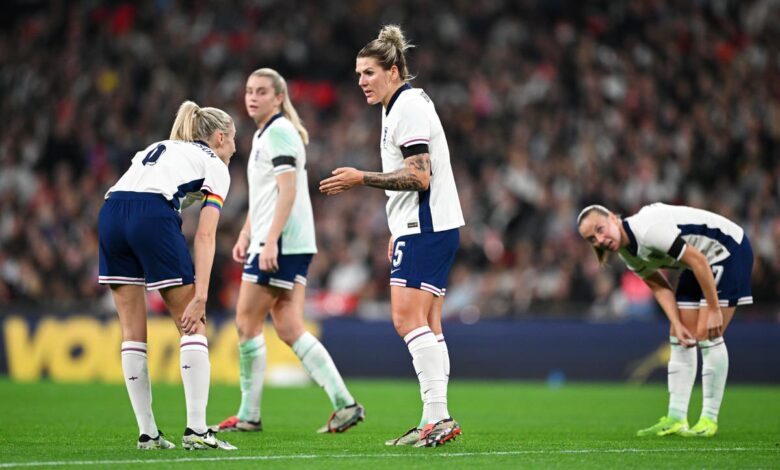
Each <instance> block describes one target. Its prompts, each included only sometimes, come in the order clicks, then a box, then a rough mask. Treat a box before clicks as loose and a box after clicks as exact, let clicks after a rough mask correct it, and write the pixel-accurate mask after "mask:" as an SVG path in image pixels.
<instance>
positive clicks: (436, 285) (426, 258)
mask: <svg viewBox="0 0 780 470" xmlns="http://www.w3.org/2000/svg"><path fill="white" fill-rule="evenodd" d="M458 246H460V231H459V229H456V228H455V229H452V230H445V231H444V232H426V233H416V234H413V235H405V236H403V237H398V238H397V239H395V240H393V258H392V262H391V266H390V285H391V286H398V287H413V288H416V289H421V290H424V291H428V292H430V293H432V294H433V295H435V296H437V297H440V296H443V295H444V294H445V293H446V292H447V278H448V277H449V274H450V268H451V267H452V263H453V261H455V253H456V252H457V251H458Z"/></svg>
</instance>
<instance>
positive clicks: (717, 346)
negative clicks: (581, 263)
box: [577, 203, 753, 437]
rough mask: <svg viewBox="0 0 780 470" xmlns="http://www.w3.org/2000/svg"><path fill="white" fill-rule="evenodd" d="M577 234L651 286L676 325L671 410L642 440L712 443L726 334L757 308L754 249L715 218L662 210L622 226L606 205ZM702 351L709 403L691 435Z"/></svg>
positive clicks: (602, 258)
mask: <svg viewBox="0 0 780 470" xmlns="http://www.w3.org/2000/svg"><path fill="white" fill-rule="evenodd" d="M577 228H578V230H579V233H580V235H581V236H582V238H584V239H585V240H586V241H587V242H588V243H590V244H591V246H592V247H593V250H594V251H595V253H596V256H597V257H598V259H599V262H600V263H601V264H604V263H605V262H606V260H607V257H608V255H609V253H610V252H617V254H618V256H619V257H620V259H621V260H622V261H623V262H624V263H625V264H626V266H628V268H629V269H630V270H631V271H633V272H634V273H635V274H636V275H637V276H639V277H640V278H641V279H642V280H643V281H644V282H645V284H647V286H648V287H650V289H651V290H652V291H653V295H654V296H655V299H656V301H657V302H658V304H659V305H660V306H661V309H662V310H663V311H664V313H665V314H666V316H667V317H668V318H669V321H670V322H671V329H670V334H669V341H670V343H671V355H670V358H669V365H668V383H669V409H668V412H667V415H666V416H664V417H662V418H661V419H660V421H659V422H658V423H657V424H655V425H653V426H651V427H649V428H646V429H641V430H639V431H638V432H637V435H638V436H668V435H673V434H679V435H682V436H686V437H711V436H714V435H715V434H716V433H717V431H718V413H719V411H720V405H721V401H722V399H723V392H724V390H725V388H726V376H727V375H728V369H729V356H728V351H727V350H726V342H725V340H724V338H723V332H724V331H725V330H726V328H727V327H728V325H729V322H730V321H731V319H732V317H733V316H734V311H735V310H736V307H737V305H749V304H752V303H753V297H752V295H751V271H752V267H753V250H752V248H751V246H750V241H749V240H748V237H747V235H746V234H745V232H744V230H743V229H742V228H741V227H740V226H739V225H737V224H735V223H734V222H732V221H730V220H729V219H727V218H725V217H723V216H720V215H718V214H714V213H712V212H708V211H705V210H701V209H695V208H692V207H685V206H671V205H666V204H661V203H656V204H650V205H648V206H645V207H643V208H642V209H641V210H640V211H639V212H637V213H636V214H634V215H632V216H630V217H626V218H625V219H621V218H620V217H618V216H617V215H615V214H614V213H612V212H611V211H609V210H608V209H607V208H605V207H603V206H599V205H592V206H588V207H586V208H585V209H583V210H582V212H580V214H579V216H578V217H577ZM665 268H670V269H679V270H682V272H681V274H680V278H679V282H678V284H677V289H676V291H674V290H673V289H672V286H671V285H670V284H669V282H668V281H667V279H666V278H665V277H664V275H663V274H662V273H661V271H660V269H665ZM697 345H698V347H699V349H700V350H701V355H702V389H703V395H704V401H703V404H702V412H701V417H700V418H699V421H698V423H696V425H694V426H693V427H692V428H690V429H689V428H688V403H689V401H690V398H691V390H692V389H693V384H694V382H695V381H696V370H697V368H698V356H697V354H696V346H697Z"/></svg>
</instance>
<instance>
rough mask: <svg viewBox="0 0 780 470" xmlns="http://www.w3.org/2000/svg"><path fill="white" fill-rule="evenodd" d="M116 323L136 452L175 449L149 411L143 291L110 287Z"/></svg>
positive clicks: (149, 388)
mask: <svg viewBox="0 0 780 470" xmlns="http://www.w3.org/2000/svg"><path fill="white" fill-rule="evenodd" d="M111 296H112V297H113V298H114V304H115V305H116V310H117V313H118V314H119V324H120V325H121V326H122V374H123V375H124V378H125V386H126V387H127V394H128V395H129V396H130V403H131V404H132V406H133V413H134V414H135V419H136V422H137V423H138V434H139V437H138V444H137V447H138V448H139V449H170V448H173V447H175V446H174V445H173V444H172V443H171V442H170V441H168V440H166V439H165V438H164V437H162V435H161V433H160V431H159V430H158V429H157V423H156V422H155V420H154V413H153V412H152V388H151V381H150V380H149V367H148V359H147V355H146V349H147V348H146V289H145V287H144V286H137V285H112V286H111Z"/></svg>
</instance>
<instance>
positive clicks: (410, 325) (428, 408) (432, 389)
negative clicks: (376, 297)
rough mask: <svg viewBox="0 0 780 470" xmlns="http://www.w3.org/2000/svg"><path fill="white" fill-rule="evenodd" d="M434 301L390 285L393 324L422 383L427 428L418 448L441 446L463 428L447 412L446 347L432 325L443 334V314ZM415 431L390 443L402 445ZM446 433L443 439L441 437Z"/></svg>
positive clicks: (418, 292) (420, 292)
mask: <svg viewBox="0 0 780 470" xmlns="http://www.w3.org/2000/svg"><path fill="white" fill-rule="evenodd" d="M434 298H435V297H434V295H433V294H431V293H430V292H427V291H423V290H420V289H414V288H409V287H400V286H390V305H391V313H392V318H393V325H394V326H395V329H396V331H397V332H398V334H399V335H400V336H401V337H403V339H404V342H406V346H407V348H409V353H410V354H411V356H412V364H413V365H414V370H415V372H416V373H417V379H418V380H419V382H420V395H421V397H422V400H423V421H425V425H424V427H423V429H422V430H421V431H420V434H419V436H420V439H419V441H418V442H417V443H416V444H415V445H418V446H425V445H438V444H440V443H443V442H446V441H447V440H449V439H451V438H452V437H454V436H455V435H457V434H459V433H460V427H459V426H458V425H457V423H455V422H454V421H453V420H452V419H451V418H450V413H449V411H448V409H447V378H446V374H445V372H444V359H443V355H442V348H441V346H440V344H439V341H438V339H437V337H436V333H435V332H434V331H433V329H432V328H431V325H429V323H428V321H429V317H431V319H433V320H434V321H435V323H436V327H437V329H438V331H439V332H441V312H440V310H439V311H437V310H435V309H434ZM412 431H413V430H410V432H408V433H407V434H405V435H404V436H402V437H401V438H399V439H397V440H396V441H395V443H390V444H391V445H399V444H402V443H401V442H400V441H401V440H402V439H404V438H405V437H408V436H410V435H411V434H412ZM442 432H443V434H442V436H440V437H441V438H440V439H439V438H438V437H437V436H438V434H440V433H442ZM434 434H436V435H434ZM429 436H430V438H432V439H429ZM429 440H430V442H431V444H429Z"/></svg>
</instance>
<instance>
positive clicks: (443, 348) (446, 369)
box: [417, 334, 450, 429]
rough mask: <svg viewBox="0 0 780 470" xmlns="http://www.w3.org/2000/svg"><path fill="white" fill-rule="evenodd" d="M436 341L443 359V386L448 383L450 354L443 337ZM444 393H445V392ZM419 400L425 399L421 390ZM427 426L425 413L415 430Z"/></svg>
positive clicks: (438, 336)
mask: <svg viewBox="0 0 780 470" xmlns="http://www.w3.org/2000/svg"><path fill="white" fill-rule="evenodd" d="M436 340H437V341H438V342H439V346H440V347H441V354H442V359H443V361H444V362H443V366H444V381H445V385H449V382H450V353H449V350H448V349H447V342H446V341H444V335H443V334H440V335H436ZM445 393H446V392H445ZM420 395H421V396H420V398H421V399H423V400H424V399H425V397H423V396H422V390H420ZM426 424H428V418H426V417H425V413H424V412H423V415H422V417H421V418H420V424H418V425H417V429H422V428H423V426H425V425H426Z"/></svg>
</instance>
